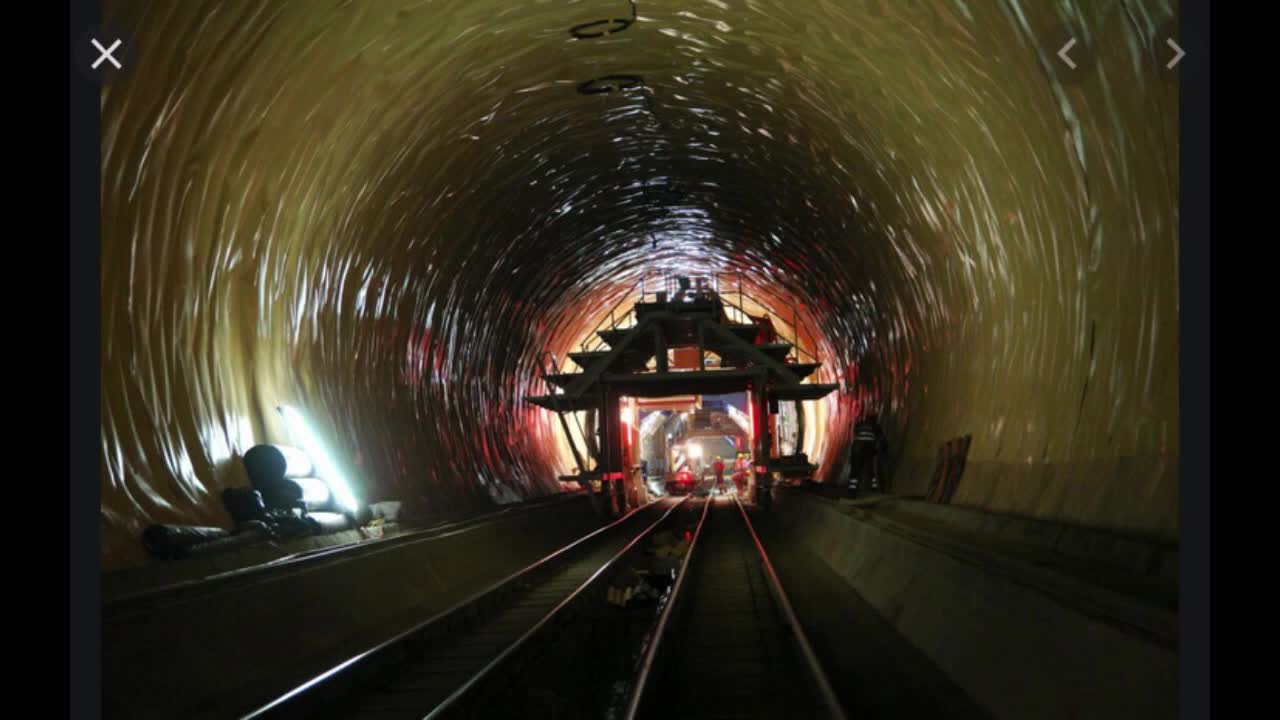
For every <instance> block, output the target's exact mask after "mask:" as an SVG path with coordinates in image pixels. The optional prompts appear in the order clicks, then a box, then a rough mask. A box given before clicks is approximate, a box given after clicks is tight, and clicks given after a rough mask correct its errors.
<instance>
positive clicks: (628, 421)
mask: <svg viewBox="0 0 1280 720" xmlns="http://www.w3.org/2000/svg"><path fill="white" fill-rule="evenodd" d="M619 414H620V415H621V416H622V422H623V424H625V425H627V426H629V427H635V425H636V413H635V410H632V409H631V408H629V407H624V408H622V411H621V412H620V413H619Z"/></svg>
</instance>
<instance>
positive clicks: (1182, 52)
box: [1165, 38, 1187, 70]
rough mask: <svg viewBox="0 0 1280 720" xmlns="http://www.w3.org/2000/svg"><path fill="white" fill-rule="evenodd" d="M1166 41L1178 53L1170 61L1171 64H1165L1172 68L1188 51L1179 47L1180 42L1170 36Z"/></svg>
mask: <svg viewBox="0 0 1280 720" xmlns="http://www.w3.org/2000/svg"><path fill="white" fill-rule="evenodd" d="M1165 43H1166V44H1167V45H1168V46H1169V47H1171V48H1173V51H1174V52H1175V53H1177V55H1174V56H1173V59H1172V60H1170V61H1169V64H1168V65H1165V67H1166V68H1168V69H1170V70H1172V69H1173V66H1174V65H1177V64H1178V63H1179V62H1182V58H1183V57H1184V56H1185V55H1186V54H1187V51H1186V50H1183V49H1182V48H1180V47H1178V43H1176V42H1174V41H1173V38H1169V39H1168V40H1166V41H1165Z"/></svg>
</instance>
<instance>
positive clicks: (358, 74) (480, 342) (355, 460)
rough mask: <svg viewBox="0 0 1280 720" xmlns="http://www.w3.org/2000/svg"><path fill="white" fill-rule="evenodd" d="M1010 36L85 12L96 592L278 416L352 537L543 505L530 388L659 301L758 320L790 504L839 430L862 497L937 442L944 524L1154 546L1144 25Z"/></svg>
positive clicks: (1171, 139) (776, 2)
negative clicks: (355, 499)
mask: <svg viewBox="0 0 1280 720" xmlns="http://www.w3.org/2000/svg"><path fill="white" fill-rule="evenodd" d="M1050 7H1051V6H1050V4H1047V3H1045V4H1039V3H1036V4H1024V3H1018V2H1015V1H1014V0H1007V1H1002V2H995V1H992V2H978V3H952V2H941V1H939V2H932V3H931V2H920V3H906V4H897V3H893V4H887V3H863V2H857V3H828V2H820V1H816V0H815V1H813V2H808V1H806V2H792V0H786V1H785V2H784V1H783V0H773V1H771V2H769V1H764V0H761V1H758V2H757V1H750V2H748V1H744V0H723V1H721V0H708V2H705V3H698V4H692V5H691V4H688V3H675V2H641V3H638V4H634V5H632V4H629V3H627V2H626V0H608V1H607V2H605V1H601V2H583V3H575V4H567V3H540V4H526V5H514V6H513V5H511V4H509V3H490V2H462V1H460V0H458V1H453V2H426V3H423V2H407V1H406V2H403V3H381V2H379V3H360V2H356V3H336V4H327V5H324V6H323V7H320V6H319V5H317V4H314V3H282V2H274V1H273V0H236V1H222V2H190V3H186V2H184V3H144V2H128V1H124V0H113V1H112V2H108V3H106V6H105V12H104V18H105V19H107V20H109V21H110V22H112V23H114V24H116V25H119V26H122V27H127V28H130V32H131V34H132V35H133V36H134V37H136V38H138V39H139V42H138V47H137V49H136V55H137V60H136V62H137V63H138V65H139V67H146V68H147V69H148V70H147V72H145V73H142V72H139V73H134V74H132V75H131V76H130V77H129V78H128V81H127V82H124V83H121V84H119V85H113V86H108V87H107V88H105V89H104V90H103V95H102V108H103V123H102V127H103V146H102V162H103V188H102V197H103V211H102V212H103V217H102V236H103V270H102V280H103V304H102V308H103V310H102V321H103V339H102V357H103V365H102V381H103V398H102V399H103V403H102V429H103V442H102V459H103V474H102V479H101V484H102V513H103V523H104V527H103V562H104V569H107V570H111V569H117V568H122V567H128V566H131V565H137V564H140V563H142V562H143V561H144V555H143V551H142V548H141V545H140V543H139V540H138V538H139V537H140V535H141V531H142V528H143V527H145V526H146V525H148V524H150V523H155V522H172V523H179V524H194V525H215V526H216V525H226V524H227V522H228V521H227V518H226V515H225V511H224V510H223V508H222V506H221V503H220V501H219V494H220V493H221V491H222V490H223V489H224V488H226V487H230V486H236V485H244V484H245V479H244V476H243V468H242V467H241V464H240V463H239V462H238V461H237V458H238V457H239V455H241V454H243V453H244V452H245V451H247V450H248V448H249V447H251V446H252V445H254V444H257V443H262V442H287V441H288V432H287V429H286V428H285V427H283V426H282V424H281V421H280V418H279V416H278V414H277V413H276V412H275V408H276V407H277V406H278V405H282V404H283V405H288V406H291V407H295V408H298V409H299V411H300V412H302V413H304V414H305V415H306V416H307V418H308V419H309V420H310V421H311V422H312V424H313V425H314V427H315V430H316V432H317V434H318V435H319V436H321V437H322V438H324V440H325V443H326V445H327V446H328V448H329V450H330V452H331V453H332V456H333V459H334V462H335V463H336V464H337V465H339V466H340V467H341V468H342V469H343V471H344V474H345V475H346V476H348V477H349V478H350V480H351V483H352V485H353V488H354V489H355V491H356V493H357V494H358V496H359V497H360V498H362V499H363V500H365V501H378V500H387V499H397V500H403V501H404V502H405V503H406V508H407V510H408V511H416V512H419V513H439V514H442V515H450V514H460V513H463V512H468V511H471V510H474V509H476V508H479V507H483V506H486V505H491V504H495V503H505V502H511V501H514V500H518V499H523V498H530V497H535V496H539V495H544V494H547V493H551V492H556V491H558V490H560V489H561V488H560V486H559V483H558V482H557V481H556V477H557V475H559V474H561V473H563V472H564V471H565V470H567V468H566V467H565V462H566V459H565V457H564V456H563V453H562V452H561V451H560V450H559V448H558V444H557V432H558V430H557V429H556V426H555V424H554V420H553V419H552V418H550V417H547V416H546V415H545V414H544V413H543V412H542V411H541V410H539V409H537V408H535V407H533V406H531V405H530V404H528V403H527V402H525V398H526V397H527V396H529V395H534V394H538V393H539V392H541V388H540V387H537V386H536V385H537V381H536V378H537V367H538V363H539V356H540V355H541V354H542V353H543V352H544V351H547V350H551V351H554V352H556V353H557V354H558V355H560V356H561V357H563V356H564V354H565V353H566V352H567V351H569V350H570V349H572V348H573V347H575V346H576V345H577V343H578V342H579V341H580V340H581V339H582V337H583V336H584V335H585V334H586V333H588V332H589V331H590V330H591V329H592V328H594V327H595V325H596V323H597V322H598V321H599V319H600V314H601V313H605V312H607V310H608V308H610V307H612V306H613V305H614V304H615V303H616V302H617V301H618V300H619V299H621V298H623V297H625V296H626V294H627V293H629V292H631V291H632V289H633V287H634V286H635V285H636V283H637V282H639V281H640V280H641V278H643V277H652V276H653V275H654V274H657V273H663V272H687V273H690V274H710V273H716V272H720V273H725V274H735V275H736V274H741V275H742V276H743V277H744V281H745V282H746V284H747V286H748V291H749V292H750V293H752V294H754V295H756V296H759V297H764V298H769V299H770V300H771V302H772V303H773V304H775V305H776V307H778V308H779V309H784V308H785V309H788V310H789V309H790V308H792V307H795V308H797V313H798V315H799V316H800V318H801V319H802V320H803V324H804V327H805V328H807V329H809V331H810V332H811V333H812V341H813V343H814V345H815V346H816V347H817V349H818V350H819V353H820V355H821V356H822V358H823V360H824V367H823V369H822V370H821V372H820V373H819V375H818V376H817V377H815V381H816V382H839V383H840V384H841V385H842V390H841V392H840V393H838V394H836V395H833V396H831V397H829V398H828V399H827V400H824V401H822V425H821V427H820V428H816V429H815V432H813V433H811V435H812V436H813V440H812V443H813V444H812V446H811V447H810V448H809V449H810V450H811V451H812V457H813V459H814V460H815V461H816V462H817V463H819V465H820V467H821V470H820V474H819V479H820V480H825V481H833V480H835V479H837V478H838V477H839V476H841V474H842V473H843V472H844V471H845V461H846V456H847V447H848V444H849V441H850V437H851V430H852V425H853V422H854V420H855V418H856V416H857V415H858V413H859V412H861V411H863V410H866V409H873V410H876V411H879V412H880V413H881V417H882V419H883V420H884V422H885V425H886V430H887V432H888V435H889V438H890V440H891V443H892V448H893V458H892V460H893V463H892V465H893V468H894V483H895V487H896V488H897V489H898V491H900V492H903V493H907V494H916V495H924V493H925V491H926V490H927V485H928V480H929V476H930V473H931V470H932V466H933V462H934V458H935V456H936V453H937V451H938V449H939V448H940V447H941V446H942V445H943V444H944V443H945V442H947V441H948V440H950V439H951V438H954V437H958V436H961V435H972V447H971V448H970V449H969V452H968V461H967V469H966V478H965V481H964V484H963V485H961V487H960V488H959V489H958V491H957V493H956V495H955V497H954V500H953V501H954V502H955V503H957V504H964V505H971V506H975V507H980V508H985V509H989V510H992V511H997V512H1010V513H1017V514H1023V515H1031V516H1037V517H1045V518H1052V519H1056V520H1061V521H1064V522H1070V523H1077V524H1084V525H1094V526H1103V527H1109V528H1116V529H1123V530H1126V531H1129V532H1134V533H1141V534H1145V535H1152V536H1157V537H1160V538H1165V539H1172V538H1176V536H1177V530H1178V527H1177V500H1178V497H1177V460H1178V441H1179V438H1178V422H1177V421H1178V415H1177V408H1178V393H1177V369H1178V363H1177V346H1178V337H1177V325H1178V305H1177V242H1178V235H1177V205H1176V199H1177V195H1178V194H1177V186H1178V176H1177V160H1176V159H1177V157H1178V152H1177V151H1178V140H1177V137H1178V132H1177V130H1178V128H1177V122H1178V121H1177V112H1176V108H1177V103H1178V95H1177V86H1176V83H1171V82H1169V81H1168V80H1167V79H1166V76H1164V75H1162V74H1161V73H1160V70H1161V68H1162V63H1161V62H1160V61H1159V59H1160V58H1161V57H1162V54H1161V52H1162V45H1161V43H1162V40H1161V39H1160V38H1159V37H1158V35H1157V32H1156V31H1157V29H1158V28H1159V27H1160V26H1161V25H1162V24H1163V23H1165V21H1166V20H1167V19H1168V18H1169V17H1171V16H1172V15H1173V12H1174V7H1173V6H1172V5H1166V4H1163V3H1158V2H1146V3H1137V2H1116V3H1080V4H1054V5H1053V6H1052V7H1055V8H1058V10H1057V11H1054V10H1051V9H1050ZM605 20H608V21H609V23H608V24H605V23H604V21H605ZM1063 25H1067V26H1070V27H1082V28H1083V27H1088V28H1091V34H1089V36H1088V46H1089V51H1090V52H1089V57H1090V61H1091V62H1092V63H1094V65H1093V67H1092V68H1091V71H1090V72H1089V73H1088V75H1087V76H1085V77H1084V78H1083V79H1081V80H1079V81H1071V79H1070V78H1067V77H1064V76H1063V71H1062V68H1061V67H1060V66H1058V65H1055V64H1054V59H1053V49H1052V48H1049V47H1048V46H1047V45H1045V44H1044V43H1042V42H1041V41H1040V38H1042V37H1044V36H1046V35H1047V34H1049V31H1050V30H1051V29H1053V28H1057V27H1061V26H1063ZM571 28H574V29H576V30H571ZM597 32H598V33H602V34H600V35H599V36H598V37H592V35H594V34H596V33H597Z"/></svg>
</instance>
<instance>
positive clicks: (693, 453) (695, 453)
mask: <svg viewBox="0 0 1280 720" xmlns="http://www.w3.org/2000/svg"><path fill="white" fill-rule="evenodd" d="M688 450H689V457H690V458H693V459H695V460H696V459H698V458H700V457H702V446H701V445H699V444H698V443H689V448H688Z"/></svg>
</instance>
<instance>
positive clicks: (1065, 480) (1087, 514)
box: [892, 455, 1178, 543]
mask: <svg viewBox="0 0 1280 720" xmlns="http://www.w3.org/2000/svg"><path fill="white" fill-rule="evenodd" d="M934 464H935V461H934V459H933V458H920V457H915V458H912V457H903V458H901V459H899V461H898V467H897V470H896V471H895V472H894V473H893V478H892V482H893V486H894V489H895V490H896V491H897V492H899V493H901V494H905V495H913V496H920V497H923V496H924V495H925V494H926V492H927V491H928V489H929V483H930V481H931V479H932V477H933V468H934ZM951 504H952V505H956V506H964V507H972V508H979V509H983V510H987V511H989V512H996V513H1002V514H1011V515H1021V516H1024V517H1029V518H1038V519H1041V520H1048V521H1054V522H1063V523H1067V524H1075V525H1088V526H1091V527H1106V528H1109V529H1112V530H1114V531H1115V532H1116V533H1119V534H1126V533H1130V534H1135V535H1140V536H1144V537H1151V538H1154V539H1159V540H1160V541H1163V542H1167V543H1176V542H1177V540H1178V456H1177V455H1141V456H1121V457H1115V458H1101V459H1095V460H1084V461H1078V462H1062V463H1026V462H1007V461H998V460H992V459H980V458H977V457H970V458H969V460H968V462H967V463H966V464H965V469H964V475H963V477H962V478H961V479H960V483H959V485H957V486H956V492H955V496H954V497H953V498H952V500H951Z"/></svg>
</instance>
